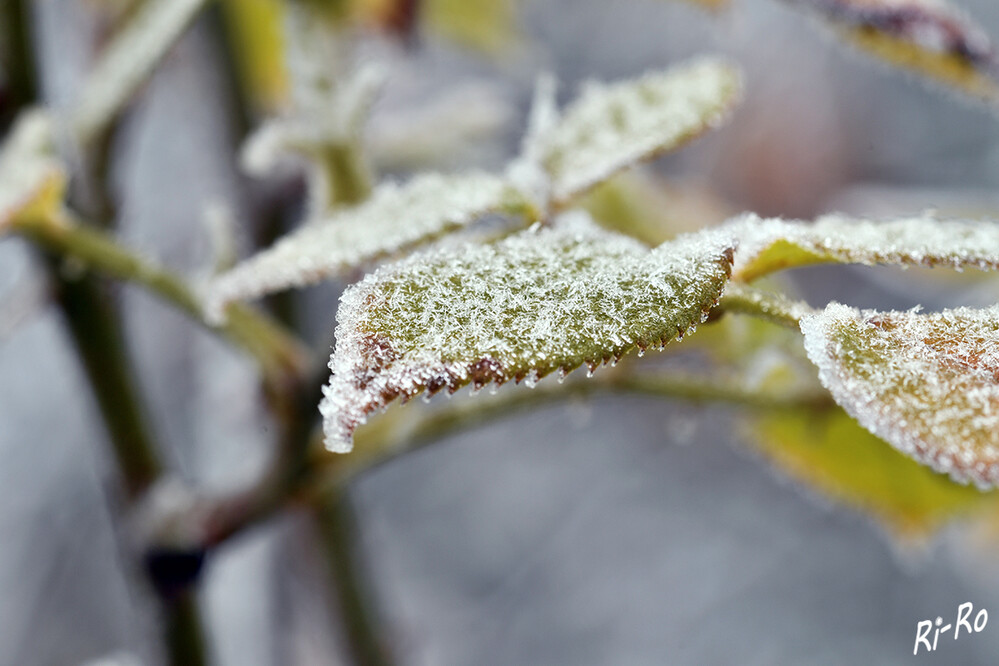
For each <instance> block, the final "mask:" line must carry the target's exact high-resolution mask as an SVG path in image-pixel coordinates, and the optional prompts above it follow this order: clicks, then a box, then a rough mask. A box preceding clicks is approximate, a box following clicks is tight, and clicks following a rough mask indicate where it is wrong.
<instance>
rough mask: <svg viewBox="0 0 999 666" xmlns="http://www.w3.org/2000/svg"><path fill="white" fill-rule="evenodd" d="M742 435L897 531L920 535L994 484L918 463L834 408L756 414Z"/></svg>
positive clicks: (981, 501)
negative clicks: (962, 480) (962, 479)
mask: <svg viewBox="0 0 999 666" xmlns="http://www.w3.org/2000/svg"><path fill="white" fill-rule="evenodd" d="M749 440H750V443H751V445H752V446H753V447H754V448H755V449H756V450H757V451H759V452H760V453H762V454H763V455H764V456H765V457H766V458H767V459H768V460H769V461H770V462H772V463H773V464H774V466H775V467H776V468H777V469H778V470H779V471H780V472H781V473H783V474H786V475H787V476H789V477H791V478H792V479H794V480H796V481H798V482H799V483H802V484H804V486H805V487H807V488H809V489H811V490H813V491H815V492H816V493H818V494H819V495H821V496H823V497H826V498H828V499H830V500H832V501H834V502H838V503H842V504H844V505H846V506H849V507H851V508H853V509H857V510H859V511H863V512H865V513H867V514H869V515H870V516H872V517H873V518H874V519H875V520H877V521H878V522H879V523H880V524H882V525H883V526H884V527H886V528H887V529H888V530H889V531H890V532H891V533H892V534H894V535H895V536H897V537H900V538H904V539H909V540H912V539H921V538H926V537H928V536H930V535H931V534H932V532H933V531H934V530H936V529H938V528H939V527H941V526H943V525H944V524H945V523H947V522H948V521H950V520H952V519H955V518H958V517H961V516H966V515H968V514H970V513H972V512H974V511H976V510H981V509H983V508H984V507H986V506H992V507H994V506H995V500H996V493H995V492H989V493H983V492H980V491H979V490H977V489H976V488H973V487H969V486H964V485H960V484H958V483H955V482H954V481H951V480H950V479H949V478H947V476H946V475H943V474H938V473H936V472H934V471H932V470H931V469H929V468H927V467H924V466H923V465H920V464H919V463H917V462H916V461H914V460H912V459H911V458H909V457H907V456H906V455H904V454H902V453H900V452H899V451H896V450H895V449H893V448H892V447H891V446H889V445H888V444H887V443H886V442H884V441H883V440H881V439H879V438H877V437H875V436H874V435H872V434H871V433H869V432H867V431H866V430H864V429H863V428H862V427H860V425H858V424H857V423H856V422H855V421H854V420H853V419H851V418H850V417H849V416H848V415H847V414H846V413H845V412H843V411H842V410H840V409H831V410H825V411H823V412H808V411H795V412H783V413H779V414H772V415H768V416H764V417H760V418H758V419H755V420H754V421H753V422H752V423H751V425H750V427H749Z"/></svg>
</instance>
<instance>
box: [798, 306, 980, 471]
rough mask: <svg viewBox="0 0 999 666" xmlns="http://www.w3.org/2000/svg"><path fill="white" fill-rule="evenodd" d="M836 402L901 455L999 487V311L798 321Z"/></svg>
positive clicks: (845, 311) (834, 315) (830, 312)
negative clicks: (900, 452) (901, 453)
mask: <svg viewBox="0 0 999 666" xmlns="http://www.w3.org/2000/svg"><path fill="white" fill-rule="evenodd" d="M801 330H802V332H803V333H804V335H805V351H806V352H807V353H808V357H809V358H810V359H811V360H812V362H813V363H815V364H816V365H817V366H818V368H819V379H820V380H821V382H822V384H823V385H824V386H825V387H826V388H828V389H829V391H830V392H831V393H832V395H833V398H834V399H835V400H836V402H838V403H839V404H840V405H841V406H842V407H843V408H844V409H846V411H847V412H849V413H850V415H851V416H853V417H854V418H856V419H857V420H858V421H859V422H860V424H861V425H863V426H864V427H865V428H867V429H868V430H870V431H871V432H873V433H874V434H875V435H878V436H879V437H882V438H883V439H885V440H886V441H888V442H889V443H890V444H892V445H893V446H895V447H896V448H897V449H899V450H900V451H902V452H903V453H905V454H907V455H909V456H911V457H913V458H915V459H916V460H917V461H919V462H921V463H923V464H926V465H929V466H931V467H932V468H933V469H935V470H937V471H939V472H945V473H948V474H950V476H951V478H953V479H954V480H955V481H959V482H962V483H967V482H969V481H974V482H975V483H976V484H978V485H979V486H980V487H982V488H991V487H993V486H995V485H996V484H997V482H999V306H993V307H992V308H989V309H986V310H971V309H967V308H960V309H956V310H946V311H944V312H941V313H938V314H919V313H918V312H915V311H909V312H887V313H883V312H874V311H871V310H865V311H858V310H855V309H853V308H849V307H847V306H844V305H840V304H838V303H833V304H831V305H829V306H828V307H827V308H826V309H825V310H824V311H822V312H819V313H816V314H814V315H807V316H805V317H802V320H801Z"/></svg>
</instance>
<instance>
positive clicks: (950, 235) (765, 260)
mask: <svg viewBox="0 0 999 666" xmlns="http://www.w3.org/2000/svg"><path fill="white" fill-rule="evenodd" d="M732 226H733V230H734V233H736V234H737V235H738V236H739V239H740V243H739V253H738V256H737V257H736V265H735V269H734V271H733V279H736V280H741V281H745V282H749V281H752V280H755V279H756V278H758V277H760V276H762V275H766V274H768V273H773V272H774V271H778V270H782V269H786V268H795V267H799V266H808V265H811V264H819V263H851V264H866V265H872V264H891V265H901V266H905V265H908V266H947V267H950V268H956V269H958V270H960V269H962V268H979V269H982V270H995V269H996V268H999V250H997V249H996V248H999V223H995V222H982V221H976V222H971V221H958V220H954V221H942V220H937V219H935V218H933V217H932V216H930V215H925V216H923V217H915V218H906V219H900V220H892V221H886V222H874V221H870V220H858V219H852V218H849V217H845V216H842V215H827V216H825V217H822V218H819V219H818V220H817V221H816V222H814V223H806V222H797V221H795V222H785V221H784V220H779V219H766V220H764V219H760V218H759V217H757V216H756V215H752V214H750V215H747V216H745V217H743V218H742V219H741V220H738V221H736V222H735V223H734V224H733V225H732Z"/></svg>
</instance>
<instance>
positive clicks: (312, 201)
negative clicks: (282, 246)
mask: <svg viewBox="0 0 999 666" xmlns="http://www.w3.org/2000/svg"><path fill="white" fill-rule="evenodd" d="M302 76H305V75H304V74H303V75H302ZM384 81H385V72H384V70H383V69H382V68H381V67H379V66H377V65H374V64H369V65H366V66H364V67H361V68H359V69H358V70H357V71H356V72H355V73H354V74H353V75H351V76H350V77H349V78H347V79H346V80H344V81H343V82H341V83H339V84H337V85H334V86H332V87H331V88H330V89H323V88H321V87H319V86H318V84H316V86H317V89H316V90H311V91H310V90H308V89H307V88H308V86H305V85H302V86H300V88H303V89H304V90H302V91H301V92H300V94H299V95H298V97H299V106H300V108H299V109H297V110H296V112H295V113H294V114H292V115H291V116H289V117H282V118H277V119H273V120H269V121H267V122H265V123H264V124H263V125H262V126H261V127H260V128H259V129H257V130H256V131H255V132H254V133H253V134H251V135H250V137H249V138H248V139H247V141H246V143H245V144H244V145H243V150H242V154H241V156H240V162H241V165H242V167H243V169H244V170H246V171H247V173H249V174H251V175H254V176H265V175H267V174H268V173H270V172H272V171H275V170H276V169H277V167H278V166H279V165H281V164H282V163H284V162H293V163H294V162H297V163H299V164H300V165H301V167H302V168H303V170H304V172H305V175H306V178H307V182H308V205H307V212H306V217H307V218H308V219H310V220H312V219H316V218H318V217H321V216H323V215H325V214H328V213H329V212H330V211H331V210H332V209H333V208H334V205H335V204H343V203H347V204H350V203H359V202H360V200H361V197H360V194H361V193H363V192H366V190H367V188H368V183H367V178H368V173H367V172H368V170H369V168H368V165H367V164H365V163H364V160H363V159H361V157H359V156H360V155H361V152H362V151H361V149H360V142H361V138H362V133H363V130H364V125H365V123H366V122H367V118H368V115H369V112H370V110H371V106H372V105H373V104H374V102H375V99H376V98H377V96H378V94H379V92H380V91H381V88H382V85H383V84H384Z"/></svg>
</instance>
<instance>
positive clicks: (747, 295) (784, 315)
mask: <svg viewBox="0 0 999 666" xmlns="http://www.w3.org/2000/svg"><path fill="white" fill-rule="evenodd" d="M726 312H740V313H742V314H748V315H752V316H755V317H761V318H763V319H766V320H768V321H771V322H773V323H775V324H780V325H781V326H786V327H787V328H791V329H794V330H798V326H799V322H800V321H801V318H802V317H803V316H804V315H806V314H808V313H810V312H812V308H810V307H809V306H808V304H807V303H803V302H801V301H792V300H790V299H789V298H787V297H786V296H784V295H783V294H775V293H772V292H768V291H763V290H761V289H756V288H753V287H747V286H745V285H742V284H739V283H736V282H731V283H729V284H728V286H727V287H726V289H725V295H724V296H723V297H722V299H721V302H720V303H719V304H718V308H716V310H715V313H717V314H716V316H720V315H722V314H724V313H726ZM713 314H714V313H713Z"/></svg>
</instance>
